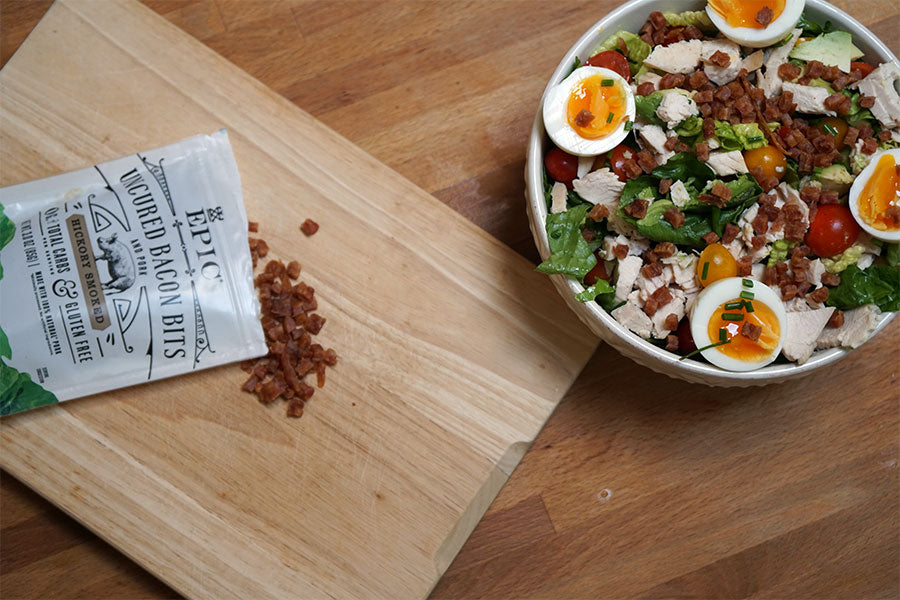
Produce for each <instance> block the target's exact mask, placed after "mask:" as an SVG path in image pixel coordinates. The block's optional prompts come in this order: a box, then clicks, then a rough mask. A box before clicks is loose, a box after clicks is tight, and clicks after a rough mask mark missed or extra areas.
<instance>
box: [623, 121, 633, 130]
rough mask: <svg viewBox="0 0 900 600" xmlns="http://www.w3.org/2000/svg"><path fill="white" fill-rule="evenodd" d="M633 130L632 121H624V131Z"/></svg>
mask: <svg viewBox="0 0 900 600" xmlns="http://www.w3.org/2000/svg"><path fill="white" fill-rule="evenodd" d="M632 129H634V121H625V131H631V130H632Z"/></svg>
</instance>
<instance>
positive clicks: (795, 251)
mask: <svg viewBox="0 0 900 600" xmlns="http://www.w3.org/2000/svg"><path fill="white" fill-rule="evenodd" d="M811 252H812V250H810V249H809V246H807V245H806V244H800V245H799V246H794V247H793V248H791V258H794V257H796V256H809V255H810V253H811Z"/></svg>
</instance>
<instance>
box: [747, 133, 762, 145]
mask: <svg viewBox="0 0 900 600" xmlns="http://www.w3.org/2000/svg"><path fill="white" fill-rule="evenodd" d="M764 139H766V138H764V137H763V136H761V135H754V136H753V137H748V138H747V143H748V144H752V143H754V142H761V141H763V140H764Z"/></svg>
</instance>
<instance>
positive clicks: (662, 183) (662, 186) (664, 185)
mask: <svg viewBox="0 0 900 600" xmlns="http://www.w3.org/2000/svg"><path fill="white" fill-rule="evenodd" d="M671 187H672V180H671V179H660V180H659V193H660V195H665V194H668V193H669V188H671Z"/></svg>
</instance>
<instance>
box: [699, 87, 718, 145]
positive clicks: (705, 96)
mask: <svg viewBox="0 0 900 600" xmlns="http://www.w3.org/2000/svg"><path fill="white" fill-rule="evenodd" d="M714 99H715V96H714V95H713V91H712V90H703V91H702V92H697V93H696V94H694V102H696V103H697V104H698V105H702V104H709V103H711V102H712V101H713V100H714ZM707 137H712V136H707Z"/></svg>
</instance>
